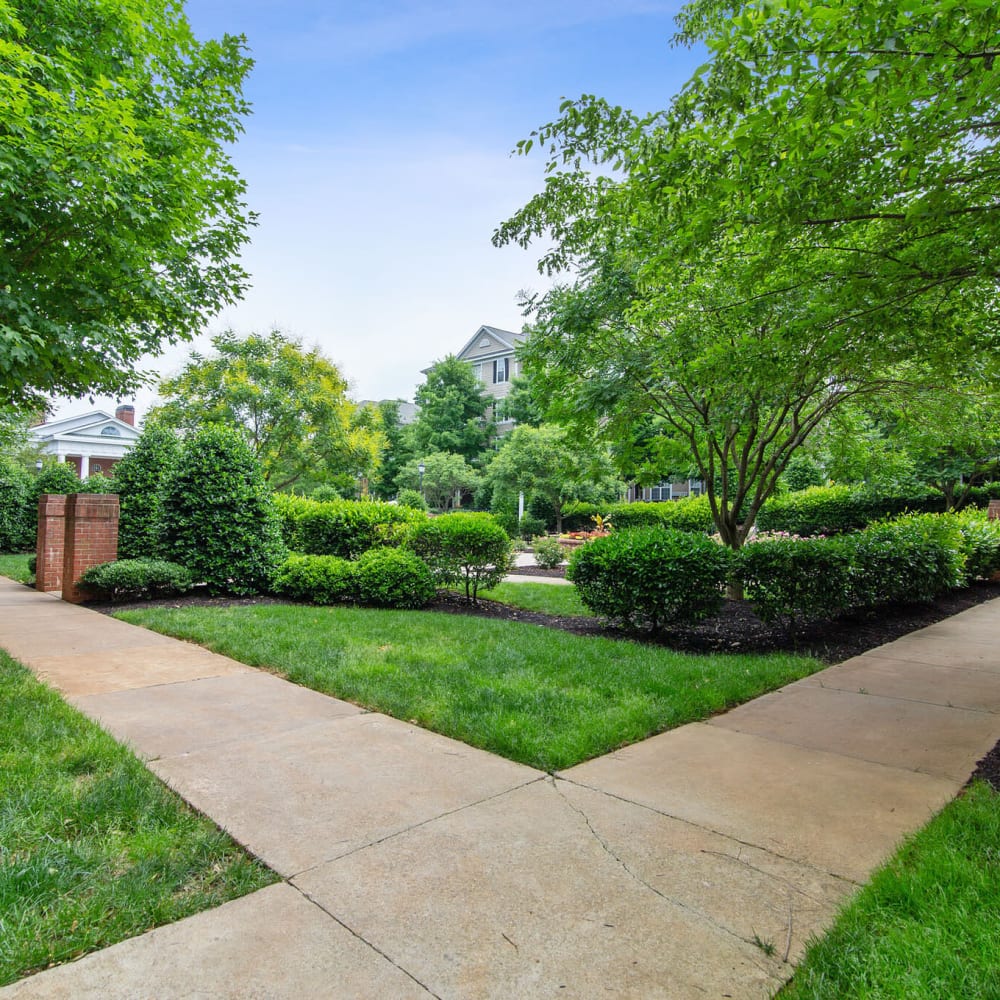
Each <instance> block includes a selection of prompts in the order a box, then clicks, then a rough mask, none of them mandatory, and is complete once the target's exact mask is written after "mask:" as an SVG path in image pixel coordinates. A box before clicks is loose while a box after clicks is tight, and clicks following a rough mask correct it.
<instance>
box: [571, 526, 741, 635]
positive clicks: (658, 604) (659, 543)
mask: <svg viewBox="0 0 1000 1000" xmlns="http://www.w3.org/2000/svg"><path fill="white" fill-rule="evenodd" d="M731 559H732V554H731V553H730V551H729V550H728V549H726V548H723V546H721V545H719V544H718V543H716V542H714V541H712V539H711V538H709V537H708V536H707V535H700V534H697V533H695V532H688V531H677V530H673V529H668V528H655V527H650V528H631V529H628V530H625V531H615V532H613V533H612V534H610V535H608V536H606V537H604V538H596V539H594V540H593V541H591V542H588V543H587V544H586V545H583V546H581V547H580V548H579V549H577V550H576V552H575V553H574V554H573V557H572V559H571V560H570V564H569V568H568V570H567V572H566V577H567V579H569V580H572V581H573V583H575V584H576V589H577V591H578V592H579V594H580V599H581V600H582V601H583V603H584V604H586V605H587V607H588V608H590V610H591V611H593V612H595V613H596V614H599V615H604V616H605V617H607V618H610V619H612V620H614V621H620V622H623V623H624V624H625V625H627V626H629V627H630V628H642V629H650V630H656V629H658V628H661V627H663V626H666V625H686V624H692V623H694V622H698V621H701V620H702V619H703V618H707V617H708V616H710V615H712V614H715V613H717V612H718V611H719V610H720V609H721V607H722V604H723V601H724V600H725V585H726V579H727V574H728V571H729V567H730V564H731Z"/></svg>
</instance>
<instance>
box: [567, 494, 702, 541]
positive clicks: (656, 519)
mask: <svg viewBox="0 0 1000 1000" xmlns="http://www.w3.org/2000/svg"><path fill="white" fill-rule="evenodd" d="M598 514H599V515H601V516H602V517H606V518H608V519H609V520H610V521H611V523H612V524H613V525H614V526H615V527H616V528H644V527H652V526H657V525H658V526H660V527H664V528H674V529H676V530H677V531H696V532H701V533H702V534H708V533H710V532H711V531H712V530H713V527H714V525H713V522H712V508H711V506H710V505H709V501H708V497H707V496H700V497H684V498H683V499H681V500H664V501H663V502H662V503H647V502H645V501H639V502H636V503H609V504H603V505H600V504H592V503H572V504H568V505H567V507H566V511H565V515H564V525H565V528H566V530H567V531H589V530H590V529H591V528H593V526H594V524H593V518H594V517H595V516H596V515H598Z"/></svg>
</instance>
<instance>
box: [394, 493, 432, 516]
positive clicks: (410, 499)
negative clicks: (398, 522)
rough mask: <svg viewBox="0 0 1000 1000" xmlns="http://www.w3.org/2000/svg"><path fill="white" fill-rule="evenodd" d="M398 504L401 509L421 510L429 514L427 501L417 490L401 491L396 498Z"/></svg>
mask: <svg viewBox="0 0 1000 1000" xmlns="http://www.w3.org/2000/svg"><path fill="white" fill-rule="evenodd" d="M396 503H397V504H399V506H400V507H409V508H410V510H421V511H423V512H424V513H425V514H426V513H427V501H426V500H425V499H424V498H423V497H422V496H421V495H420V493H418V492H417V491H416V490H400V491H399V494H398V495H397V497H396Z"/></svg>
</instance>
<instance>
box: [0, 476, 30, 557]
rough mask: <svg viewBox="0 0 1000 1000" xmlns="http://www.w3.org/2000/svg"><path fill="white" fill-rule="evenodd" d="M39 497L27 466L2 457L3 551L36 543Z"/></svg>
mask: <svg viewBox="0 0 1000 1000" xmlns="http://www.w3.org/2000/svg"><path fill="white" fill-rule="evenodd" d="M37 524H38V497H37V494H35V492H34V491H33V489H32V478H31V475H30V474H29V473H28V472H27V470H25V469H22V468H21V467H20V466H19V465H17V464H16V463H14V462H10V461H7V460H5V459H0V552H23V551H25V550H26V549H30V548H32V547H33V546H34V544H35V529H36V526H37Z"/></svg>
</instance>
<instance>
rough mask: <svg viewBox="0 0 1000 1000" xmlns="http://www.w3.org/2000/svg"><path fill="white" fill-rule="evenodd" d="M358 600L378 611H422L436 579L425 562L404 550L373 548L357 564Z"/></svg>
mask: <svg viewBox="0 0 1000 1000" xmlns="http://www.w3.org/2000/svg"><path fill="white" fill-rule="evenodd" d="M354 581H355V587H356V591H357V596H358V600H359V601H360V602H361V603H362V604H371V605H374V606H375V607H378V608H422V607H423V606H424V605H425V604H426V603H427V602H428V601H430V600H431V599H432V598H433V597H434V592H435V588H434V578H433V577H432V576H431V571H430V569H429V568H428V566H427V563H425V562H424V561H423V560H422V559H420V558H419V557H418V556H415V555H414V554H413V553H412V552H406V551H403V550H401V549H371V550H369V551H368V552H366V553H365V554H364V555H363V556H362V557H361V558H360V559H359V560H358V561H357V562H356V563H355V564H354Z"/></svg>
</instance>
